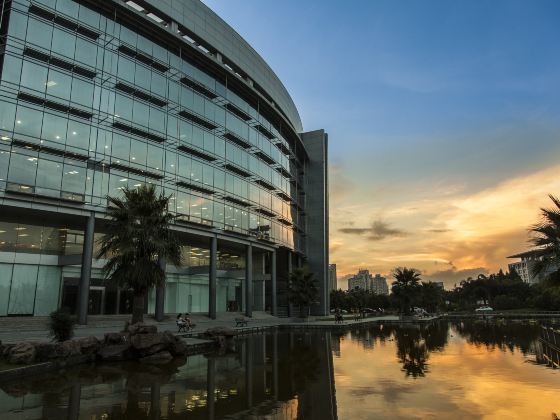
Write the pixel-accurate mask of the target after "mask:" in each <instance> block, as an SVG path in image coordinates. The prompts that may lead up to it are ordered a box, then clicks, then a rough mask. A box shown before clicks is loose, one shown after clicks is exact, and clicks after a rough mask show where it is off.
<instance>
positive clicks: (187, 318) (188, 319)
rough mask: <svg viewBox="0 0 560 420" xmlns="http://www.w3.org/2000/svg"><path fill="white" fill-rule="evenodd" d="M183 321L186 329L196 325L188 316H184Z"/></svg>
mask: <svg viewBox="0 0 560 420" xmlns="http://www.w3.org/2000/svg"><path fill="white" fill-rule="evenodd" d="M185 315H188V314H185ZM184 322H185V325H186V326H187V330H192V329H193V328H194V327H196V325H195V324H193V323H192V321H191V319H190V318H189V317H188V316H185V318H184Z"/></svg>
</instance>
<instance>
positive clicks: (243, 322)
mask: <svg viewBox="0 0 560 420" xmlns="http://www.w3.org/2000/svg"><path fill="white" fill-rule="evenodd" d="M235 326H236V327H244V326H247V318H235Z"/></svg>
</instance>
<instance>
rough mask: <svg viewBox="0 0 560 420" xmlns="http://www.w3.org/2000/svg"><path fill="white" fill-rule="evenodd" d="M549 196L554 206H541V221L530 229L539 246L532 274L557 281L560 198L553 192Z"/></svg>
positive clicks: (559, 257) (559, 269)
mask: <svg viewBox="0 0 560 420" xmlns="http://www.w3.org/2000/svg"><path fill="white" fill-rule="evenodd" d="M549 197H550V199H551V200H552V202H553V203H554V208H549V209H547V208H541V221H540V222H539V223H537V224H535V225H533V226H532V227H531V229H530V232H531V233H532V235H533V238H532V239H531V242H532V243H533V245H535V246H536V247H537V248H538V249H536V250H535V261H534V263H533V266H532V271H533V273H532V274H533V275H534V276H542V277H546V278H547V280H549V281H553V282H555V283H557V282H558V280H559V277H560V199H559V198H557V197H555V196H553V195H551V194H550V195H549Z"/></svg>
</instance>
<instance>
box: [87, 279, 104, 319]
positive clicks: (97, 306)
mask: <svg viewBox="0 0 560 420" xmlns="http://www.w3.org/2000/svg"><path fill="white" fill-rule="evenodd" d="M104 306H105V287H102V286H91V287H90V288H89V304H88V314H90V315H101V314H102V313H103V310H104Z"/></svg>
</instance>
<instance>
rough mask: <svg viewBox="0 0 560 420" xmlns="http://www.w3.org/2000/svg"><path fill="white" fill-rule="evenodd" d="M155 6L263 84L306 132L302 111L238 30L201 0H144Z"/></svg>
mask: <svg viewBox="0 0 560 420" xmlns="http://www.w3.org/2000/svg"><path fill="white" fill-rule="evenodd" d="M144 1H145V2H146V3H149V4H150V5H151V6H152V7H153V8H154V9H158V10H160V11H161V12H163V13H165V14H166V15H168V16H172V17H173V19H175V20H176V21H177V23H178V24H180V25H183V26H184V27H185V28H187V29H189V30H190V31H192V32H193V33H194V34H195V35H197V36H198V37H200V38H201V39H203V40H205V41H206V42H208V44H209V45H210V46H212V47H213V48H215V49H216V50H217V51H218V52H219V53H220V54H222V55H223V56H224V57H227V58H228V59H229V60H230V61H231V62H232V63H234V64H235V65H236V66H238V67H239V68H240V69H242V71H243V72H245V73H246V74H247V76H248V77H249V78H251V79H252V80H253V81H254V82H256V83H257V84H258V85H259V86H261V87H262V89H264V90H265V91H266V93H267V94H268V95H269V96H270V97H271V98H272V100H273V101H274V103H275V104H276V105H277V106H278V107H279V108H280V109H281V110H282V112H283V113H284V114H285V115H286V116H287V118H288V119H289V121H290V122H291V123H292V125H293V128H294V129H295V131H296V132H302V131H303V125H302V122H301V118H300V116H299V112H298V110H297V108H296V106H295V103H294V101H293V99H292V98H291V96H290V94H289V93H288V90H287V89H286V87H285V86H284V85H283V84H282V82H281V81H280V79H279V78H278V76H277V75H276V73H274V71H273V70H272V69H271V68H270V66H269V65H268V64H267V63H266V61H265V60H264V59H263V58H262V57H261V56H260V55H259V54H258V53H257V52H256V51H255V49H254V48H253V47H251V45H250V44H249V43H248V42H247V41H245V39H244V38H243V37H242V36H241V35H239V34H238V33H237V32H236V31H235V29H233V28H232V27H231V26H229V25H228V24H227V23H226V22H225V21H224V20H223V19H222V18H220V17H219V16H218V15H217V14H216V13H215V12H213V11H212V10H211V9H210V8H209V7H208V6H206V5H205V4H204V3H202V2H201V1H200V0H144Z"/></svg>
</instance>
